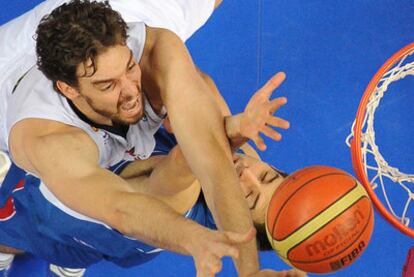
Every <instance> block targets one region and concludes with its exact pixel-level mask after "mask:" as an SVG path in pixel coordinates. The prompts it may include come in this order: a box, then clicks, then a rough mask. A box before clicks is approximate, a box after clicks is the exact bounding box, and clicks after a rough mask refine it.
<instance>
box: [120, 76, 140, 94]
mask: <svg viewBox="0 0 414 277" xmlns="http://www.w3.org/2000/svg"><path fill="white" fill-rule="evenodd" d="M119 82H120V87H121V96H120V97H121V99H126V100H130V99H132V98H134V97H136V96H137V93H138V86H137V84H136V82H134V81H133V80H131V79H129V78H128V77H127V76H123V77H122V78H121V79H120V80H119Z"/></svg>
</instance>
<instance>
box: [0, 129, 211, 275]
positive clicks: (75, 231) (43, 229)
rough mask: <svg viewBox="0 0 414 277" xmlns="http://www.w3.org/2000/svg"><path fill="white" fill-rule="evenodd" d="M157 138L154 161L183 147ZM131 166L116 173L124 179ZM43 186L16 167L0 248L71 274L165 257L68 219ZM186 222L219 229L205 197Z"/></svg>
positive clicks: (5, 191)
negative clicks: (15, 250) (105, 264)
mask: <svg viewBox="0 0 414 277" xmlns="http://www.w3.org/2000/svg"><path fill="white" fill-rule="evenodd" d="M155 138H156V147H155V150H154V153H153V155H166V154H167V153H168V152H169V151H170V150H171V149H172V147H174V146H175V145H176V143H177V142H176V140H175V138H174V137H173V136H172V135H170V134H168V133H167V132H166V131H165V130H164V129H160V130H159V131H158V132H157V133H156V134H155ZM128 163H129V162H121V163H119V164H118V165H116V166H114V167H112V168H110V169H111V170H112V171H113V172H114V173H117V174H119V173H120V172H121V171H122V169H123V168H124V167H125V166H126V165H127V164H128ZM41 184H42V183H41V181H40V180H39V179H38V178H36V177H34V176H32V175H30V174H28V173H27V172H25V171H23V170H22V169H20V168H19V167H17V166H16V165H15V164H12V166H11V168H10V170H9V171H8V173H7V175H6V178H5V180H4V181H3V183H2V185H1V187H0V245H6V246H10V247H14V248H18V249H21V250H24V251H26V252H29V253H32V254H33V255H35V256H37V257H39V258H42V259H44V260H47V261H49V262H51V263H53V264H56V265H60V266H64V267H71V268H81V267H87V266H89V265H91V264H93V263H96V262H98V261H100V260H103V259H105V260H108V261H111V262H114V263H116V264H118V265H119V266H122V267H130V266H136V265H139V264H141V263H144V262H146V261H148V260H150V259H153V258H154V257H156V256H157V255H158V254H159V253H160V251H162V249H159V248H155V247H153V246H150V245H147V244H145V243H143V242H140V241H138V240H136V239H134V238H129V237H127V236H124V235H123V234H121V233H120V232H118V231H117V230H115V229H112V228H111V227H109V226H107V225H105V224H103V223H101V222H97V221H93V220H87V219H85V218H82V217H78V216H73V215H72V214H68V213H66V212H65V211H63V210H62V209H59V208H58V207H56V206H55V205H54V204H52V203H51V202H50V201H49V200H48V198H47V197H45V194H44V192H43V193H42V185H41ZM185 216H186V217H188V218H190V219H193V220H195V221H196V222H198V223H200V224H202V225H204V226H206V227H209V228H215V224H214V221H213V218H212V215H211V213H210V211H209V210H208V208H207V205H206V203H205V201H204V197H203V195H202V194H201V195H200V197H199V199H198V201H197V202H196V204H195V205H194V207H193V208H192V209H191V210H189V211H188V212H187V213H186V214H185Z"/></svg>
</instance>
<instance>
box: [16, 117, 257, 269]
mask: <svg viewBox="0 0 414 277" xmlns="http://www.w3.org/2000/svg"><path fill="white" fill-rule="evenodd" d="M39 130H41V131H40V132H39ZM10 149H11V154H12V156H13V158H14V160H15V162H16V163H17V164H18V165H19V166H20V167H22V168H24V169H25V170H27V171H30V172H33V173H34V174H36V175H37V176H39V177H40V178H41V179H42V181H43V182H44V183H45V184H46V185H47V186H48V188H49V189H50V190H51V191H52V192H53V193H54V194H55V195H56V197H57V198H58V199H59V200H60V201H61V202H62V203H64V204H65V205H67V206H68V207H70V208H71V209H73V210H75V211H77V212H79V213H82V214H84V215H86V216H88V217H91V218H95V219H97V220H99V221H102V222H104V223H106V224H107V225H109V226H111V227H113V228H114V229H117V230H118V231H120V232H122V233H123V234H125V235H128V236H131V237H134V238H136V239H138V240H140V241H143V242H145V243H148V244H151V245H154V246H156V247H160V248H164V249H167V250H171V251H174V252H177V253H181V254H187V255H188V254H190V255H192V256H193V257H195V259H196V258H197V259H199V260H201V261H202V262H204V263H205V264H207V266H210V267H212V266H215V264H213V265H211V262H210V256H208V255H207V256H206V253H207V254H209V255H217V256H218V257H222V256H226V255H229V256H234V257H235V256H237V255H238V250H237V248H236V247H234V246H232V245H233V244H237V243H245V241H249V240H251V236H252V235H251V234H247V235H238V234H233V233H220V232H214V231H210V230H208V229H207V228H204V227H203V226H201V225H198V224H196V223H195V222H193V221H191V220H188V219H186V218H184V217H183V216H182V215H181V214H179V213H176V212H174V211H173V210H172V209H171V208H170V207H169V206H167V205H165V204H163V203H162V202H160V201H158V200H156V199H155V198H152V197H150V196H147V195H143V194H140V193H137V192H135V191H134V190H133V189H132V188H131V187H130V186H129V185H128V183H127V182H126V181H125V180H124V179H122V178H121V177H119V176H117V175H115V174H113V173H112V172H110V171H108V170H106V169H102V168H100V167H99V165H98V150H97V147H96V145H95V144H94V142H93V141H92V140H91V139H90V137H89V136H88V135H87V134H86V133H84V132H83V131H81V130H79V129H77V128H74V127H68V126H65V125H63V124H60V123H55V122H52V121H48V120H39V119H26V120H23V121H21V122H19V123H17V124H16V125H15V126H14V127H13V130H12V132H11V135H10ZM57 153H58V154H57ZM148 215H151V216H148ZM160 222H162V224H160ZM165 226H168V228H165Z"/></svg>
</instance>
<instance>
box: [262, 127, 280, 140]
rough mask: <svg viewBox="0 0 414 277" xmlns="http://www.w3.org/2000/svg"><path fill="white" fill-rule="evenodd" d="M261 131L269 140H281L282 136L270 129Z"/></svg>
mask: <svg viewBox="0 0 414 277" xmlns="http://www.w3.org/2000/svg"><path fill="white" fill-rule="evenodd" d="M261 131H262V133H263V134H264V135H265V136H266V137H268V138H271V139H273V140H275V141H280V140H281V139H282V135H281V134H280V133H279V132H276V131H275V130H273V129H272V128H270V127H263V128H262V130H261Z"/></svg>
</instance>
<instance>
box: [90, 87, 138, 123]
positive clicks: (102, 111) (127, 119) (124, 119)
mask: <svg viewBox="0 0 414 277" xmlns="http://www.w3.org/2000/svg"><path fill="white" fill-rule="evenodd" d="M83 97H84V98H85V100H86V102H87V103H88V104H89V106H90V107H91V108H92V109H93V110H94V111H95V112H96V113H98V114H99V115H102V116H104V117H107V118H109V119H111V121H112V122H113V123H118V124H122V125H132V124H135V123H137V122H138V121H140V120H141V119H142V117H143V116H144V106H145V104H144V95H143V93H141V92H139V95H138V99H137V103H135V105H140V106H141V108H140V110H139V112H138V113H137V114H135V115H133V116H125V115H124V114H123V112H122V108H121V107H122V105H124V104H125V103H127V102H129V101H131V99H132V97H129V98H127V99H125V100H124V101H122V102H118V103H117V111H116V112H113V111H109V110H108V109H106V108H102V107H99V106H98V105H96V103H95V102H94V101H93V100H92V99H91V98H89V97H87V96H85V95H84V96H83Z"/></svg>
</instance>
